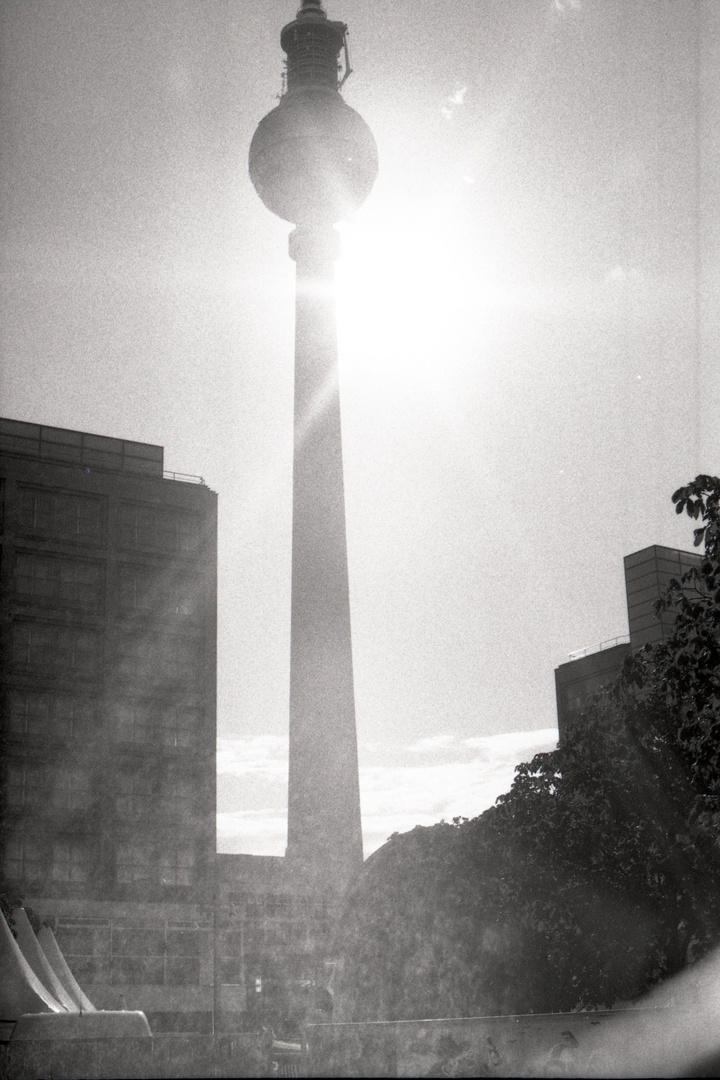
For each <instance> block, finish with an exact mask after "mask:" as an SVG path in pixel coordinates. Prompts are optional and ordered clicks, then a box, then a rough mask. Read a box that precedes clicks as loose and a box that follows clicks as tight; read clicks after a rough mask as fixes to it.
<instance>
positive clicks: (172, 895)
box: [0, 420, 217, 1031]
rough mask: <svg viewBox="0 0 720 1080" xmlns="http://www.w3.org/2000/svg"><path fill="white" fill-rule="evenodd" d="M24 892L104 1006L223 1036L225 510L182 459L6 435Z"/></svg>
mask: <svg viewBox="0 0 720 1080" xmlns="http://www.w3.org/2000/svg"><path fill="white" fill-rule="evenodd" d="M0 457H1V462H2V464H1V466H0V491H1V496H2V515H1V521H2V526H1V527H2V537H1V540H2V557H1V560H0V586H1V592H2V608H1V610H0V633H1V635H2V659H1V661H0V692H1V694H2V724H3V727H2V732H3V734H2V738H3V759H4V760H3V769H4V778H3V779H4V783H3V796H4V806H3V814H2V837H1V838H2V873H3V879H4V885H5V888H6V889H7V890H9V891H11V892H15V893H17V894H19V895H20V896H22V898H23V900H24V903H25V904H26V905H29V906H31V907H33V908H35V909H36V910H37V911H38V912H39V913H40V914H41V915H42V917H43V918H46V919H47V918H51V919H52V920H54V922H55V927H56V935H57V938H58V941H59V943H60V945H61V948H62V949H63V951H64V953H65V956H66V958H67V960H68V962H69V964H70V966H71V969H72V971H73V974H74V975H75V977H76V978H77V979H78V981H79V982H80V984H81V985H82V986H84V987H86V988H87V990H88V993H89V995H90V997H91V998H92V999H93V1001H94V1002H95V1004H96V1005H97V1007H98V1008H119V1007H123V1006H125V1005H127V1007H129V1008H134V1009H142V1010H144V1011H145V1012H146V1013H147V1015H148V1018H149V1020H150V1023H151V1025H152V1027H153V1029H154V1030H167V1029H173V1028H179V1029H182V1030H207V1031H209V1030H210V1028H211V1017H212V1007H213V945H212V926H213V908H212V903H213V877H214V875H213V869H214V859H215V775H216V770H215V741H216V737H215V729H216V718H215V649H216V562H217V554H216V551H217V540H216V522H217V506H216V502H217V500H216V496H215V494H214V493H213V492H212V491H210V490H209V489H208V488H207V487H206V486H205V485H204V484H203V483H202V481H200V480H199V478H193V477H189V476H185V477H180V476H174V475H171V474H167V473H164V472H163V449H162V447H161V446H153V445H148V444H145V443H137V442H131V441H129V440H124V439H114V438H106V437H103V436H97V435H91V434H87V433H85V432H80V431H70V430H64V429H59V428H53V427H46V426H42V425H39V424H30V423H23V422H19V421H15V420H2V421H0Z"/></svg>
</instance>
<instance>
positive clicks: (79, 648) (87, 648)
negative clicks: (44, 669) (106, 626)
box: [56, 626, 98, 675]
mask: <svg viewBox="0 0 720 1080" xmlns="http://www.w3.org/2000/svg"><path fill="white" fill-rule="evenodd" d="M97 661H98V638H97V635H96V634H95V633H93V631H91V630H79V629H76V628H74V627H65V626H63V627H60V628H59V630H58V633H57V663H56V666H57V667H59V668H61V669H67V670H72V671H75V672H77V673H78V674H85V675H93V674H94V673H95V668H96V667H97Z"/></svg>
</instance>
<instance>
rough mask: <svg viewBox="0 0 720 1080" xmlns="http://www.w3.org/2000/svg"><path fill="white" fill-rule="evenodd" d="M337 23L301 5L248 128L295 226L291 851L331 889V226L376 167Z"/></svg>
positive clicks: (339, 516) (338, 445)
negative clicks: (269, 96) (274, 81)
mask: <svg viewBox="0 0 720 1080" xmlns="http://www.w3.org/2000/svg"><path fill="white" fill-rule="evenodd" d="M346 30H347V27H346V26H345V24H344V23H340V22H331V21H330V20H329V19H328V17H327V15H326V14H325V10H324V8H323V5H322V0H301V6H300V10H299V11H298V12H297V16H296V18H295V20H294V21H293V22H291V23H288V25H287V26H285V27H284V28H283V30H282V32H281V35H280V42H281V45H282V48H283V50H284V51H285V53H286V55H287V92H286V93H285V94H284V95H283V96H282V98H281V100H280V104H279V105H278V106H277V107H276V108H274V109H273V110H272V111H271V112H270V113H268V114H267V116H265V117H264V118H263V119H262V120H261V121H260V123H259V124H258V126H257V129H256V131H255V134H254V135H253V139H252V143H251V144H250V155H249V169H250V178H251V180H252V182H253V184H254V185H255V189H256V191H257V192H258V194H259V196H260V198H261V199H262V200H263V202H264V203H265V205H266V206H267V207H268V209H269V210H272V212H273V213H274V214H277V215H278V216H279V217H281V218H284V219H285V220H286V221H291V222H293V223H294V224H295V225H296V226H297V227H296V228H295V229H294V230H293V232H292V233H291V234H290V255H291V257H292V258H293V259H294V260H295V263H296V266H297V300H296V309H295V318H296V324H295V452H294V461H293V533H292V611H291V629H290V776H289V785H288V846H287V858H288V863H289V864H291V865H292V868H293V870H294V871H295V872H297V873H298V874H299V875H300V876H305V877H306V878H310V882H311V883H313V884H316V885H318V886H319V887H320V888H321V890H333V891H334V890H340V889H342V888H343V887H344V886H345V885H346V884H347V882H348V880H349V879H350V878H351V877H352V876H353V875H354V874H355V872H356V871H357V870H358V869H359V868H360V866H361V864H362V833H361V827H360V790H359V787H360V785H359V781H358V761H357V736H356V733H355V695H354V687H353V663H352V646H351V640H350V599H349V594H348V569H347V542H346V537H345V493H344V485H343V463H342V440H341V433H340V396H339V392H338V363H337V332H336V327H335V299H334V295H333V283H334V262H335V259H336V258H337V256H338V253H339V251H338V249H339V237H338V235H337V233H336V232H335V230H334V229H333V227H332V226H333V224H334V223H335V222H336V221H340V220H341V219H342V218H344V217H347V216H348V215H350V214H353V213H354V212H355V211H356V210H357V209H358V207H359V206H361V204H362V202H363V201H364V199H365V198H366V197H367V195H368V194H369V193H370V190H371V188H372V185H373V183H374V182H375V178H376V176H377V168H378V162H377V147H376V146H375V140H374V139H373V136H372V133H371V131H370V129H369V128H368V126H367V124H366V123H365V121H364V120H363V119H362V117H361V116H359V115H358V113H356V112H355V111H354V109H351V108H350V106H349V105H347V104H346V103H345V102H344V101H343V99H342V97H341V96H340V94H339V93H338V90H339V85H338V59H339V55H340V52H341V50H342V49H345V76H344V78H346V77H347V75H348V74H349V67H348V58H347V47H346V42H345V33H346ZM343 81H344V79H343Z"/></svg>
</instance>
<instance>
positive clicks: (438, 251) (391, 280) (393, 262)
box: [337, 212, 547, 381]
mask: <svg viewBox="0 0 720 1080" xmlns="http://www.w3.org/2000/svg"><path fill="white" fill-rule="evenodd" d="M449 224H450V223H448V222H446V221H445V220H444V219H443V215H441V214H435V215H433V214H432V213H427V212H425V213H417V214H416V215H415V216H414V217H413V218H412V219H411V218H410V217H408V216H405V217H401V216H398V215H393V216H389V215H388V216H387V217H386V218H384V219H381V218H380V217H379V215H378V214H377V213H376V214H375V216H374V218H371V219H368V218H367V217H365V218H364V219H363V221H362V223H356V222H352V223H344V224H342V225H340V226H339V231H340V232H341V233H342V252H343V253H342V257H341V258H340V260H339V262H338V264H337V309H338V329H339V336H340V342H341V353H342V357H343V362H344V363H350V364H354V363H355V362H359V363H362V364H363V365H365V367H366V368H369V369H370V371H371V372H372V374H374V375H375V376H376V377H378V378H383V379H386V380H390V381H396V380H405V379H408V378H410V379H412V378H414V377H415V376H416V375H417V373H418V372H419V371H423V372H424V373H425V375H426V376H427V377H431V381H432V376H433V373H434V375H435V376H436V377H437V378H440V379H441V378H442V374H443V371H444V370H445V371H446V370H447V368H448V366H449V365H450V366H454V365H462V364H465V363H467V362H469V361H471V362H473V363H475V364H481V363H482V360H483V355H484V354H485V353H486V352H487V350H488V346H489V344H490V342H491V339H492V337H493V335H494V333H495V330H496V328H497V325H498V321H499V319H500V318H506V317H507V314H508V312H509V311H510V312H512V311H514V310H518V311H520V310H523V311H527V310H529V309H537V308H538V307H544V306H546V305H547V298H546V297H541V296H539V295H537V293H536V291H535V290H533V289H532V288H530V287H528V286H527V285H526V284H524V283H519V282H517V281H515V280H512V279H511V278H508V279H507V280H504V278H503V274H502V272H501V271H499V270H498V264H502V260H501V259H498V258H497V255H496V253H495V252H493V251H491V250H488V251H483V250H481V249H478V248H477V247H473V246H472V245H469V244H464V243H463V242H462V239H463V238H462V235H461V230H460V229H459V228H458V225H457V223H456V222H452V227H449Z"/></svg>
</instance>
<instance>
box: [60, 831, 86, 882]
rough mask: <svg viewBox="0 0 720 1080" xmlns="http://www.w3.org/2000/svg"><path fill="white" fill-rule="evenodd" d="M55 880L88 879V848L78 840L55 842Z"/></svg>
mask: <svg viewBox="0 0 720 1080" xmlns="http://www.w3.org/2000/svg"><path fill="white" fill-rule="evenodd" d="M52 878H53V881H70V882H83V881H87V879H88V857H87V850H86V848H85V846H84V845H83V844H80V843H78V842H77V841H76V840H66V841H56V842H55V843H54V844H53V861H52Z"/></svg>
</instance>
